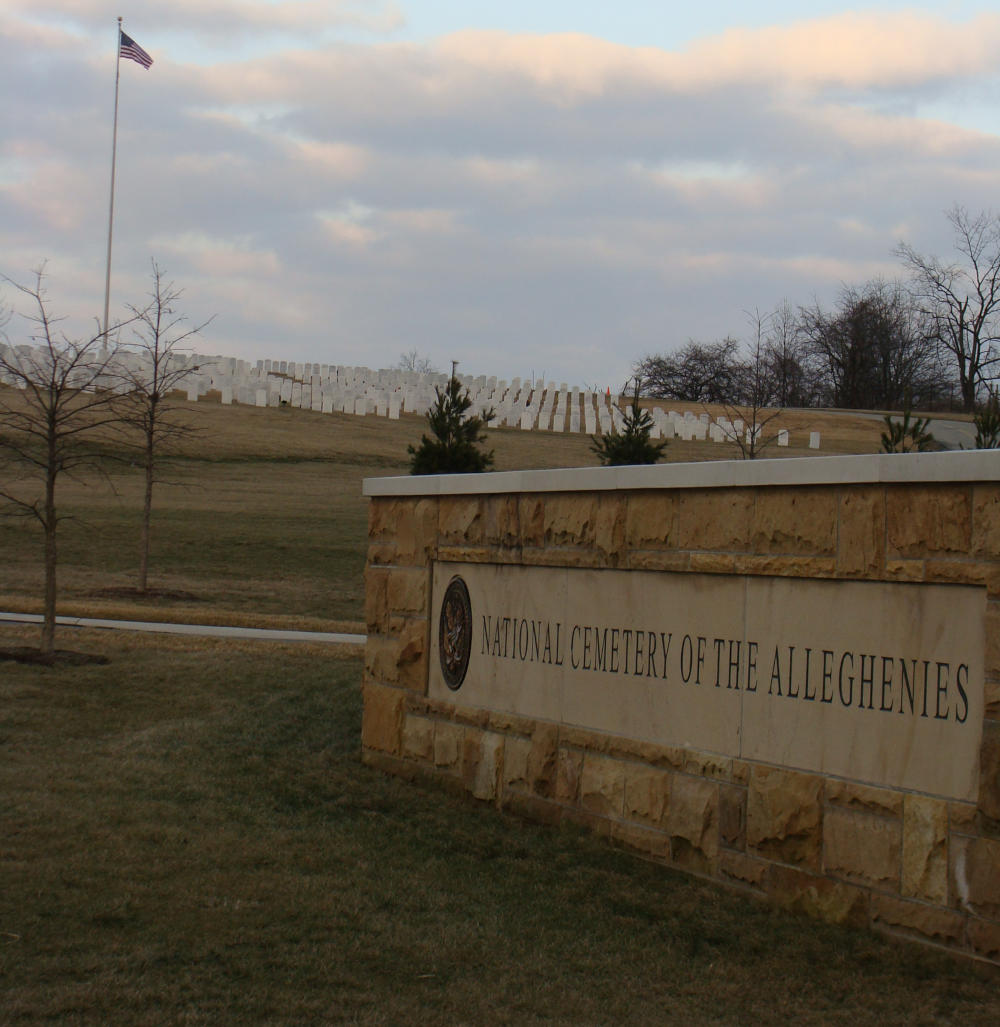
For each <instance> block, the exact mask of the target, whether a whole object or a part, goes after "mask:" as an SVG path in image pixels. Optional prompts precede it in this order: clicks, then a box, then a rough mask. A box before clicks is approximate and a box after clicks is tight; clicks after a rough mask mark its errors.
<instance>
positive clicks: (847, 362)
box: [799, 279, 946, 410]
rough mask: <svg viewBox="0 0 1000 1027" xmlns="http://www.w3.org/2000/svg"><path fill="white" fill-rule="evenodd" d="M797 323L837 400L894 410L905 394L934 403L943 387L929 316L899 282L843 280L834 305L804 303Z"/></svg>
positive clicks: (828, 392)
mask: <svg viewBox="0 0 1000 1027" xmlns="http://www.w3.org/2000/svg"><path fill="white" fill-rule="evenodd" d="M799 325H800V331H801V334H802V337H803V338H804V339H805V340H806V343H807V345H808V347H809V350H810V352H811V356H812V358H813V359H814V360H815V361H816V362H817V363H818V365H819V367H820V368H821V370H820V371H819V376H820V382H821V390H820V391H821V392H822V393H823V398H824V399H825V400H826V401H827V402H828V403H831V404H833V405H834V406H838V407H847V408H849V409H880V410H884V409H890V410H896V409H899V408H900V407H901V406H902V405H903V404H904V402H905V401H906V400H907V398H908V397H909V398H910V399H911V400H912V401H913V402H914V403H916V404H917V405H919V406H930V405H932V404H933V403H934V402H935V400H936V399H937V398H938V396H939V395H940V394H941V393H942V392H943V391H944V389H945V387H946V379H945V375H944V372H943V369H942V367H941V363H940V361H939V359H938V346H937V343H936V342H935V339H934V334H933V332H932V330H931V328H930V325H929V323H928V320H927V318H926V317H925V316H924V315H923V314H922V313H921V311H920V310H919V308H918V307H916V306H914V304H913V303H912V302H911V301H910V297H909V295H908V294H907V292H906V290H905V289H904V288H903V287H902V286H901V285H900V284H899V283H897V282H885V281H883V280H882V279H874V280H872V281H870V282H867V283H865V285H863V286H861V287H860V288H859V287H854V286H845V287H844V288H843V290H842V292H841V296H840V303H839V308H838V309H837V310H836V311H834V312H832V313H828V312H827V311H825V310H823V309H822V308H821V307H820V306H819V305H818V304H816V305H814V306H813V307H812V308H809V309H802V310H801V311H800V319H799Z"/></svg>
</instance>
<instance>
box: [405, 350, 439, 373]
mask: <svg viewBox="0 0 1000 1027" xmlns="http://www.w3.org/2000/svg"><path fill="white" fill-rule="evenodd" d="M396 367H397V368H399V370H400V371H416V373H417V374H437V368H436V367H435V366H434V364H433V363H432V361H431V358H430V357H423V356H421V355H420V353H419V352H418V351H417V350H416V349H411V350H408V351H407V352H406V353H401V354H400V355H399V360H397V361H396Z"/></svg>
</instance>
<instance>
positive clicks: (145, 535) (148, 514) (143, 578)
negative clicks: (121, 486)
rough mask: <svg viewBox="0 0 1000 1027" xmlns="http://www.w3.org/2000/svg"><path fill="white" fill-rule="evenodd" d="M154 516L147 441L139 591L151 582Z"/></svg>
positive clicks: (150, 443)
mask: <svg viewBox="0 0 1000 1027" xmlns="http://www.w3.org/2000/svg"><path fill="white" fill-rule="evenodd" d="M152 514H153V440H152V438H151V437H150V438H147V441H146V491H145V495H144V496H143V500H142V529H141V531H140V533H139V546H140V550H139V591H140V592H145V591H146V588H147V586H148V582H149V522H150V520H151V519H152Z"/></svg>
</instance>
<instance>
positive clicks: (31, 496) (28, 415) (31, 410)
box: [0, 265, 118, 659]
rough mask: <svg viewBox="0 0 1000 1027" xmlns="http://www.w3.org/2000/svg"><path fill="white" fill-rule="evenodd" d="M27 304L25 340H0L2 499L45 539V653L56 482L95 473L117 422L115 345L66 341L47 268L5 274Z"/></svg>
mask: <svg viewBox="0 0 1000 1027" xmlns="http://www.w3.org/2000/svg"><path fill="white" fill-rule="evenodd" d="M3 281H4V282H6V283H7V284H8V285H10V286H12V287H13V288H14V289H15V290H16V291H17V292H18V293H20V294H21V297H22V298H23V299H25V300H26V301H27V302H28V306H29V308H30V312H29V313H27V314H25V315H24V318H25V320H26V321H27V322H28V324H29V326H30V328H29V333H28V338H29V343H30V344H22V345H19V346H17V347H16V348H15V347H13V346H11V345H10V340H9V337H8V336H7V334H6V332H4V333H3V339H4V344H3V345H0V499H2V500H3V501H4V503H5V505H6V506H7V509H8V511H9V512H12V513H15V514H19V515H22V516H25V517H29V518H32V519H33V520H34V521H35V522H37V524H38V525H39V527H40V528H41V530H42V535H43V539H44V574H45V586H44V597H43V610H42V612H43V616H42V635H41V643H40V650H41V654H42V656H43V657H48V658H50V659H51V658H52V657H53V655H54V653H55V627H56V592H57V578H56V570H57V566H58V556H59V553H58V528H59V524H60V522H61V521H62V520H63V519H64V518H63V515H61V514H60V512H59V505H58V485H59V483H60V481H61V480H62V479H63V477H64V476H67V477H71V478H76V477H86V476H87V475H88V474H90V473H93V472H95V471H99V470H100V456H99V448H98V444H99V442H100V440H101V438H102V437H103V436H104V434H105V431H106V430H110V428H111V427H112V426H113V425H115V424H116V423H117V420H118V413H117V411H116V409H115V398H116V396H115V392H114V385H115V383H116V380H115V374H116V346H115V345H114V343H113V341H112V339H111V338H109V336H107V335H106V334H105V333H104V332H101V331H98V332H97V333H95V334H94V335H90V336H88V337H86V338H83V339H71V338H68V337H67V336H66V335H65V334H64V333H62V332H61V331H59V329H58V324H59V321H60V319H58V318H55V317H53V316H52V314H51V313H50V312H49V306H48V300H47V298H46V290H45V268H44V265H43V266H42V267H40V268H38V269H37V270H36V271H35V272H34V281H33V283H32V284H30V285H22V284H19V283H17V282H15V281H13V280H11V279H10V278H7V277H6V276H3Z"/></svg>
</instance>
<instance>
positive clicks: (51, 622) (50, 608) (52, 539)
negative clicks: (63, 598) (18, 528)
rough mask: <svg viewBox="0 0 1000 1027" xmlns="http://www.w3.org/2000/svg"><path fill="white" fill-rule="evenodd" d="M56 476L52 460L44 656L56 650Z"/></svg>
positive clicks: (46, 521)
mask: <svg viewBox="0 0 1000 1027" xmlns="http://www.w3.org/2000/svg"><path fill="white" fill-rule="evenodd" d="M57 524H58V521H57V520H56V476H55V468H54V464H53V462H52V461H51V460H50V462H49V467H48V473H47V474H46V476H45V519H44V521H43V523H42V529H43V531H44V532H45V601H44V606H43V609H42V641H41V646H40V649H41V653H42V655H43V656H50V657H51V656H53V655H54V654H55V651H56V562H57V551H56V525H57Z"/></svg>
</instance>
